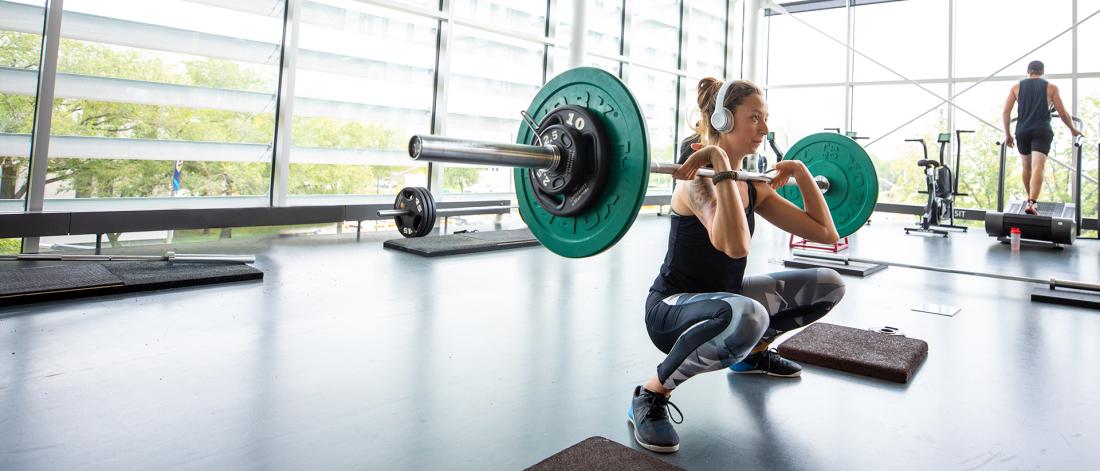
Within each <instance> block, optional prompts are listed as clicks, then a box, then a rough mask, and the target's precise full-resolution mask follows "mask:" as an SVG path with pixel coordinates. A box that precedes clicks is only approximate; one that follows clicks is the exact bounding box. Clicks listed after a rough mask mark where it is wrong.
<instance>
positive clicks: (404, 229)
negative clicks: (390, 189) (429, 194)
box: [393, 187, 434, 237]
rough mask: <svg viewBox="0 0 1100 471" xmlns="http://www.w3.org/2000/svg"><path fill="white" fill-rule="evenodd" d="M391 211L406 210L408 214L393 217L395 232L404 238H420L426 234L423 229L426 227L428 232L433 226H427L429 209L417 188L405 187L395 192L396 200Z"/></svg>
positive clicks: (429, 214)
mask: <svg viewBox="0 0 1100 471" xmlns="http://www.w3.org/2000/svg"><path fill="white" fill-rule="evenodd" d="M393 209H397V210H406V211H408V212H409V213H408V214H402V215H400V216H394V217H393V222H394V224H397V232H399V233H401V235H402V236H405V237H422V236H424V234H425V233H426V232H425V230H424V227H425V226H426V225H428V227H429V229H428V231H430V230H431V229H430V228H431V226H432V225H434V218H433V219H432V224H431V225H429V223H428V217H429V216H431V215H432V214H431V213H430V211H431V209H429V208H427V207H426V206H425V201H424V194H423V193H421V192H420V189H419V188H418V187H405V188H402V189H401V191H399V192H397V199H395V200H394V202H393Z"/></svg>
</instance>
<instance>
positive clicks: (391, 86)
mask: <svg viewBox="0 0 1100 471" xmlns="http://www.w3.org/2000/svg"><path fill="white" fill-rule="evenodd" d="M325 3H331V5H326V6H325V7H324V8H321V7H320V6H316V7H311V8H306V9H305V10H304V11H303V14H302V20H301V21H302V23H301V36H300V39H299V43H298V48H299V49H298V70H297V76H296V85H295V91H294V92H295V102H294V108H293V111H294V116H295V118H294V126H293V139H292V141H291V142H292V143H293V146H294V147H293V149H291V152H290V159H291V160H290V162H291V166H290V177H289V182H288V185H289V188H288V193H290V194H292V195H322V194H325V195H348V194H358V195H364V194H367V195H373V194H385V195H390V194H394V193H396V192H397V191H398V190H399V189H400V188H402V187H405V186H426V185H427V165H425V164H422V163H416V162H415V161H412V160H410V159H409V158H408V156H407V154H406V152H405V146H406V143H407V142H408V137H409V136H410V135H412V134H426V133H428V132H430V131H431V111H432V96H433V95H432V93H433V91H432V90H433V81H434V73H435V57H436V54H435V45H436V38H437V32H438V27H437V22H436V21H434V20H431V19H428V18H424V17H419V16H414V15H408V14H402V13H398V12H394V11H391V10H386V9H383V8H378V7H373V6H370V5H365V4H362V3H358V2H340V1H335V0H326V1H325ZM311 5H315V4H312V3H311ZM306 201H309V202H311V203H312V201H313V200H312V199H309V200H306Z"/></svg>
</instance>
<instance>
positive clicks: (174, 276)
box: [104, 262, 264, 291]
mask: <svg viewBox="0 0 1100 471" xmlns="http://www.w3.org/2000/svg"><path fill="white" fill-rule="evenodd" d="M104 266H106V267H107V269H108V270H110V271H111V273H114V274H115V275H116V276H118V277H119V278H120V279H122V283H123V284H125V285H126V291H144V290H150V289H165V288H180V287H184V286H196V285H208V284H214V283H229V282H233V281H245V280H259V279H263V277H264V272H262V271H260V270H258V269H256V268H255V267H252V266H249V265H245V264H243V263H179V262H177V263H173V264H167V263H164V262H111V263H105V264H104Z"/></svg>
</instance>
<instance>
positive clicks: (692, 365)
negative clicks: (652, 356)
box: [645, 268, 844, 389]
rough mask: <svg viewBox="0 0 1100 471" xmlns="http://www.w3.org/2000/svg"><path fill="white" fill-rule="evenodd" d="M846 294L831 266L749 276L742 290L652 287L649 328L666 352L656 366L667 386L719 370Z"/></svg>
mask: <svg viewBox="0 0 1100 471" xmlns="http://www.w3.org/2000/svg"><path fill="white" fill-rule="evenodd" d="M842 297H844V281H843V280H841V279H840V275H839V274H837V272H836V271H834V270H830V269H828V268H812V269H805V270H789V271H782V272H777V273H769V274H766V275H755V276H746V277H745V279H744V281H743V282H742V283H741V292H740V293H736V294H734V293H680V294H674V295H672V296H665V295H663V294H661V293H657V292H654V291H650V293H649V298H648V299H647V300H646V317H645V320H646V328H647V330H648V331H649V338H650V339H651V340H653V344H654V345H656V346H657V348H659V349H660V350H661V351H662V352H665V353H667V354H668V356H667V357H665V360H664V361H663V362H661V364H660V365H658V366H657V378H658V379H659V380H660V381H661V383H662V384H663V385H664V387H666V388H668V389H675V388H676V386H679V385H680V383H683V382H684V381H687V379H688V378H690V377H692V376H695V375H697V374H699V373H705V372H707V371H716V370H720V369H722V368H725V367H727V366H729V365H732V364H734V363H737V362H739V361H741V360H742V359H744V358H745V356H746V355H748V354H749V352H750V351H752V349H753V347H755V346H756V345H757V344H758V343H760V342H770V341H771V340H773V339H775V338H776V337H778V336H779V335H781V334H783V333H785V332H788V331H791V330H794V329H797V328H799V327H804V326H806V325H807V324H809V323H811V322H814V321H816V320H818V319H820V318H822V317H823V316H825V314H827V313H828V312H829V310H831V309H832V308H833V306H835V305H836V303H838V302H840V299H841V298H842Z"/></svg>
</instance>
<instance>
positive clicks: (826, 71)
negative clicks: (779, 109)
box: [766, 8, 848, 85]
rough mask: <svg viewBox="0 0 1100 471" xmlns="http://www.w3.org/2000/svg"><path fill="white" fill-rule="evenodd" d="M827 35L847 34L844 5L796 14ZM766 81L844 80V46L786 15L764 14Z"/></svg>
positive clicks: (823, 81)
mask: <svg viewBox="0 0 1100 471" xmlns="http://www.w3.org/2000/svg"><path fill="white" fill-rule="evenodd" d="M796 14H797V15H798V18H799V19H801V20H802V21H805V22H806V23H809V24H810V25H813V27H814V28H817V29H820V30H822V31H824V32H825V33H827V34H828V35H829V36H832V37H834V38H837V39H840V40H841V41H843V40H844V38H845V37H846V36H847V33H846V32H847V30H848V26H847V25H848V18H847V16H846V10H845V9H844V8H834V9H830V10H822V11H812V12H805V13H796ZM766 31H767V42H768V54H767V64H768V79H767V82H768V84H771V85H778V84H793V83H830V82H834V83H836V82H843V81H845V80H846V74H845V71H844V69H845V67H846V65H847V49H846V48H845V47H844V46H843V45H840V44H837V43H836V42H834V41H833V40H832V39H829V38H828V37H826V36H825V35H823V34H821V33H820V32H818V31H815V30H814V29H813V28H811V27H809V26H807V25H805V24H803V23H802V22H800V21H798V20H795V19H793V18H791V17H790V16H788V15H778V16H769V17H768V27H767V28H766Z"/></svg>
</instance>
